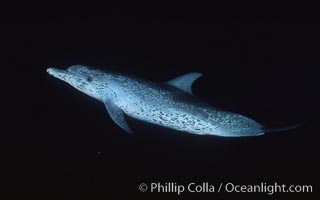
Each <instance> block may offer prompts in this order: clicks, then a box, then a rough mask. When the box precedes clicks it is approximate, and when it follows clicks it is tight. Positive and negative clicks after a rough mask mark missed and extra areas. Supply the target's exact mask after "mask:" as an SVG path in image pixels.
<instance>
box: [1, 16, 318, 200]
mask: <svg viewBox="0 0 320 200" xmlns="http://www.w3.org/2000/svg"><path fill="white" fill-rule="evenodd" d="M318 19H319V18H313V17H277V18H275V17H260V18H259V17H206V18H201V17H194V18H192V17H191V18H184V17H116V16H112V17H49V18H48V17H47V18H28V19H23V18H22V19H18V20H12V21H6V22H5V23H3V24H2V28H3V29H2V33H1V34H2V35H3V36H2V38H1V40H2V41H1V46H2V48H3V51H2V56H4V59H3V60H1V63H2V65H1V66H2V67H1V70H3V69H4V68H6V70H5V71H4V72H2V73H1V75H2V78H1V81H2V82H3V83H2V87H1V89H2V91H1V92H2V95H1V96H2V100H3V101H4V103H3V104H2V109H1V126H2V127H4V128H6V129H3V130H4V131H1V134H0V188H1V189H3V190H4V191H5V192H3V193H0V196H1V195H2V194H3V195H8V196H9V197H11V198H12V199H27V198H29V197H30V198H33V199H90V200H94V199H122V198H124V197H126V198H124V199H129V198H130V199H132V198H135V197H139V198H148V199H164V198H167V197H172V198H173V199H176V198H178V197H177V195H176V194H173V193H171V194H164V193H150V192H146V193H142V192H139V189H138V186H139V184H140V183H147V184H149V183H151V182H161V183H163V184H164V183H168V182H174V183H177V184H184V185H186V184H188V183H191V182H196V183H202V182H208V183H210V184H213V185H218V184H219V183H220V182H223V183H227V182H232V183H235V184H246V185H248V184H260V183H261V182H267V183H270V184H273V183H274V182H277V183H279V184H287V185H292V184H295V185H299V184H300V185H302V184H307V185H312V186H313V190H314V192H313V193H292V194H288V193H277V194H274V195H272V196H269V195H267V194H265V193H260V194H259V193H254V194H253V193H251V194H248V193H231V194H227V193H226V192H223V193H219V194H217V193H212V194H211V193H196V194H194V193H193V194H192V193H189V192H185V193H184V194H183V195H182V196H180V198H181V199H183V198H188V197H191V198H196V199H203V196H204V195H205V196H208V197H209V198H210V199H217V198H221V197H226V198H232V199H235V198H240V199H241V198H253V199H256V198H259V199H265V198H269V199H270V198H274V199H289V198H290V199H292V197H298V198H299V199H301V198H304V199H311V198H312V197H313V196H315V195H318V193H317V192H318V190H319V144H318V138H319V132H318V127H317V126H318V119H319V117H318V111H319V109H318V108H319V107H318V104H319V103H318V102H319V73H318V71H317V68H318V66H319V65H320V59H319V46H320V39H319V38H320V37H319V35H320V28H319V27H320V26H319V25H320V24H319V20H318ZM74 64H84V65H89V66H90V65H92V66H94V67H97V68H101V69H112V70H118V71H119V72H125V73H130V74H133V75H136V76H139V77H141V78H144V79H147V80H152V81H156V82H165V81H167V80H169V79H172V78H174V77H176V76H179V75H181V74H184V73H188V72H194V71H196V72H201V73H203V77H201V78H200V79H199V80H198V81H196V83H195V84H194V87H193V91H194V93H195V94H196V95H197V96H199V98H201V99H202V100H204V101H206V102H207V103H209V104H212V105H214V106H217V107H220V108H223V109H226V110H230V111H233V112H239V113H242V114H244V115H247V116H250V117H252V118H254V119H257V120H258V121H260V122H261V123H263V124H266V125H270V126H278V125H279V126H282V125H288V124H292V123H296V122H301V121H304V120H305V121H306V123H305V124H304V125H303V126H302V127H299V128H296V129H294V130H291V131H286V132H282V133H272V134H268V135H264V136H261V137H253V138H222V137H214V136H203V137H199V136H196V135H189V134H185V133H181V132H177V131H173V130H169V129H165V128H161V127H157V126H153V125H150V124H146V123H143V122H140V121H137V120H133V119H129V118H128V123H129V124H130V126H131V127H132V129H133V130H134V131H135V135H128V134H126V133H125V132H124V131H123V130H121V129H120V128H119V127H117V126H116V125H115V123H113V122H112V120H111V119H110V118H109V117H108V115H107V112H106V110H105V108H104V106H103V104H102V103H100V102H98V101H96V100H94V99H92V98H90V97H87V96H85V95H84V94H82V93H80V92H78V91H76V90H75V89H73V88H71V87H70V86H68V85H67V84H64V83H62V82H61V81H59V80H57V79H54V78H52V77H50V76H48V74H46V68H48V67H57V68H62V69H64V68H67V67H68V66H70V65H74ZM1 199H7V197H6V198H1Z"/></svg>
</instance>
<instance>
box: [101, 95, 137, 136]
mask: <svg viewBox="0 0 320 200" xmlns="http://www.w3.org/2000/svg"><path fill="white" fill-rule="evenodd" d="M104 105H105V106H106V109H107V111H108V113H109V115H110V117H111V119H112V120H113V121H114V122H115V123H116V124H117V125H118V126H120V127H121V128H122V129H124V130H125V131H126V132H127V133H131V134H132V133H133V131H132V130H131V128H130V127H129V125H128V123H127V122H126V119H125V118H124V113H123V111H122V110H121V109H120V108H119V107H118V106H117V105H115V104H114V103H113V102H112V101H110V100H106V101H104Z"/></svg>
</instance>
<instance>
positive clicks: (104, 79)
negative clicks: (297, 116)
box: [47, 65, 300, 137]
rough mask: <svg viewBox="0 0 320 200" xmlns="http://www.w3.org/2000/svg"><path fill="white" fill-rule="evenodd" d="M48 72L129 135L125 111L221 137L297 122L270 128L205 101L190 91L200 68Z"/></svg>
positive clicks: (83, 68)
mask: <svg viewBox="0 0 320 200" xmlns="http://www.w3.org/2000/svg"><path fill="white" fill-rule="evenodd" d="M47 72H48V73H49V74H50V75H51V76H53V77H56V78H58V79H60V80H62V81H64V82H67V83H68V84H70V85H71V86H73V87H74V88H76V89H77V90H79V91H81V92H83V93H85V94H87V95H89V96H91V97H93V98H95V99H97V100H99V101H101V102H102V103H104V105H105V107H106V109H107V111H108V113H109V116H110V117H111V118H112V120H113V121H114V122H115V123H116V124H117V125H118V126H119V127H121V128H122V129H124V130H125V131H126V132H128V133H133V131H132V130H131V128H130V127H129V125H128V123H127V122H126V120H125V115H128V116H130V117H132V118H135V119H138V120H142V121H145V122H148V123H151V124H156V125H160V126H164V127H168V128H171V129H175V130H178V131H183V132H187V133H191V134H198V135H216V136H224V137H244V136H260V135H263V134H265V133H266V132H277V131H285V130H289V129H291V128H295V127H297V126H299V125H300V124H297V125H293V126H288V127H282V128H273V129H268V128H265V127H264V126H263V125H261V124H260V123H258V122H257V121H255V120H253V119H251V118H249V117H246V116H244V115H241V114H238V113H232V112H228V111H224V110H221V109H219V108H215V107H213V106H210V105H208V104H206V103H204V102H203V101H201V100H200V99H199V98H198V97H196V96H195V95H194V94H193V93H192V90H191V87H192V84H193V83H194V82H195V80H197V79H198V78H199V77H201V75H202V74H201V73H198V72H193V73H188V74H184V75H182V76H179V77H177V78H175V79H172V80H170V81H167V82H166V83H156V82H151V81H145V80H142V79H139V78H137V77H133V76H130V75H127V74H121V73H114V72H105V71H102V70H98V69H93V68H90V67H87V66H83V65H73V66H71V67H69V68H67V69H66V70H62V69H57V68H48V69H47Z"/></svg>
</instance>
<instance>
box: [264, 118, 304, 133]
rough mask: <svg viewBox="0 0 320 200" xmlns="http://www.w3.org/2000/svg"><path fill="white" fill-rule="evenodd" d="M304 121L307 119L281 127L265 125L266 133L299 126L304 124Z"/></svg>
mask: <svg viewBox="0 0 320 200" xmlns="http://www.w3.org/2000/svg"><path fill="white" fill-rule="evenodd" d="M304 123H305V121H303V122H299V123H296V124H291V125H287V126H281V127H265V128H264V131H265V133H273V132H283V131H287V130H291V129H294V128H298V127H299V126H302V125H303V124H304Z"/></svg>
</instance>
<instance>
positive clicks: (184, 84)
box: [166, 72, 202, 95]
mask: <svg viewBox="0 0 320 200" xmlns="http://www.w3.org/2000/svg"><path fill="white" fill-rule="evenodd" d="M200 76H202V74H201V73H199V72H192V73H188V74H184V75H181V76H178V77H177V78H175V79H172V80H170V81H167V82H166V83H167V84H169V85H172V86H174V87H176V88H178V89H180V90H183V91H185V92H187V93H189V94H192V95H193V93H192V90H191V87H192V84H193V83H194V81H195V80H197V79H198V78H199V77H200Z"/></svg>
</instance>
